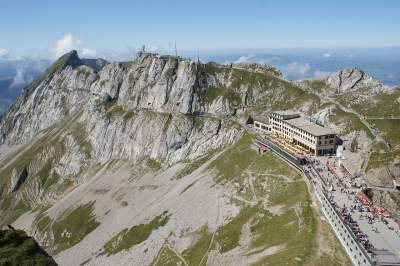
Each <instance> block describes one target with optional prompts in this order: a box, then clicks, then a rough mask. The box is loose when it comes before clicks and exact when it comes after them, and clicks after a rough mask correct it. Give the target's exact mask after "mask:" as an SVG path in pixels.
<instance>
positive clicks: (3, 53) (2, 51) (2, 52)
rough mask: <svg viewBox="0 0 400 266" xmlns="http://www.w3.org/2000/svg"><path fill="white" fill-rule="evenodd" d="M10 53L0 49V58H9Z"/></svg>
mask: <svg viewBox="0 0 400 266" xmlns="http://www.w3.org/2000/svg"><path fill="white" fill-rule="evenodd" d="M7 55H8V51H7V50H6V49H4V48H0V57H3V56H7Z"/></svg>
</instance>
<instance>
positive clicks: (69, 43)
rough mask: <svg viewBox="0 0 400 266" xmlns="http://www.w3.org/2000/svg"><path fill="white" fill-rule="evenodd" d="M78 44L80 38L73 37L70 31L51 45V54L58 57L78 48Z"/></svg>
mask: <svg viewBox="0 0 400 266" xmlns="http://www.w3.org/2000/svg"><path fill="white" fill-rule="evenodd" d="M80 44H81V41H80V40H77V39H75V37H74V36H72V34H71V33H67V34H65V35H64V36H63V37H62V38H61V39H59V40H57V42H56V44H55V46H54V47H53V54H54V56H55V57H60V56H62V55H63V54H65V53H67V52H69V51H71V50H73V49H78V47H79V45H80Z"/></svg>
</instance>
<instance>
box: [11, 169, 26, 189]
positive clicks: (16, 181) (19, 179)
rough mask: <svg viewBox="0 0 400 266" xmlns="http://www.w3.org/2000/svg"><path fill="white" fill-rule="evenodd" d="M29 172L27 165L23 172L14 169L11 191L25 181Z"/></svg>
mask: <svg viewBox="0 0 400 266" xmlns="http://www.w3.org/2000/svg"><path fill="white" fill-rule="evenodd" d="M28 174H29V173H28V169H27V167H24V168H23V169H22V171H21V172H17V170H16V169H14V170H13V172H12V174H11V186H10V192H14V191H17V190H18V189H19V188H20V186H21V185H22V184H23V183H24V182H25V180H26V178H27V177H28Z"/></svg>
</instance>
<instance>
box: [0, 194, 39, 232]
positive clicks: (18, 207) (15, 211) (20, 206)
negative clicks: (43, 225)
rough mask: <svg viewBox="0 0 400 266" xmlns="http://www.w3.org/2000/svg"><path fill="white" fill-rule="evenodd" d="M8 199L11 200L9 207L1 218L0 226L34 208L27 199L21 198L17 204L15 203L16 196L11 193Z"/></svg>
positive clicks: (9, 222)
mask: <svg viewBox="0 0 400 266" xmlns="http://www.w3.org/2000/svg"><path fill="white" fill-rule="evenodd" d="M8 200H9V201H10V202H9V204H10V205H9V209H5V213H2V217H1V219H0V228H1V227H3V226H5V225H7V224H11V223H13V222H14V221H16V220H17V219H18V217H20V216H21V215H22V214H24V213H26V212H28V211H30V210H31V209H32V208H31V206H30V205H29V204H28V203H27V202H26V201H25V200H22V199H20V200H18V202H17V203H16V204H15V203H14V204H13V200H15V198H14V197H13V196H11V195H10V196H8ZM6 201H7V200H6ZM6 203H7V202H6Z"/></svg>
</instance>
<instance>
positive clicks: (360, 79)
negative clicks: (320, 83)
mask: <svg viewBox="0 0 400 266" xmlns="http://www.w3.org/2000/svg"><path fill="white" fill-rule="evenodd" d="M326 81H327V83H328V85H330V86H331V87H332V88H334V89H335V90H336V93H344V92H347V91H349V90H353V89H359V88H363V87H374V88H375V87H381V86H382V85H381V84H380V83H379V82H378V81H376V80H374V79H373V78H372V77H371V76H369V75H368V74H366V73H365V72H364V71H362V70H361V69H359V68H346V69H343V70H340V71H338V72H336V73H335V74H333V75H332V76H329V77H328V78H327V79H326Z"/></svg>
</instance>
